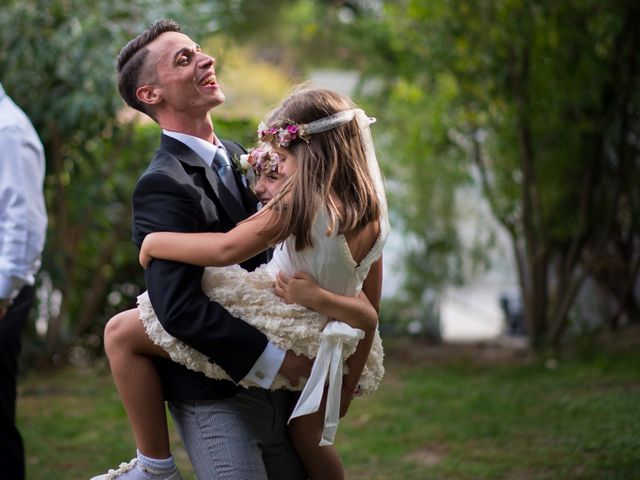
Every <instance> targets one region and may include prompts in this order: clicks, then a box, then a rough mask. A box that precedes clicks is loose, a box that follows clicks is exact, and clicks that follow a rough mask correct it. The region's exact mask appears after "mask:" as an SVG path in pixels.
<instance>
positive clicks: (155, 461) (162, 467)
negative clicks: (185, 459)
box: [137, 450, 177, 473]
mask: <svg viewBox="0 0 640 480" xmlns="http://www.w3.org/2000/svg"><path fill="white" fill-rule="evenodd" d="M137 452H138V463H139V464H140V466H141V467H147V468H151V469H153V470H157V471H158V472H159V473H171V472H173V471H174V470H175V469H176V468H177V467H176V463H175V461H174V460H173V456H169V458H151V457H147V456H145V455H144V454H143V453H142V452H140V450H137Z"/></svg>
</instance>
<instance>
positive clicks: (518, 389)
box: [18, 339, 640, 480]
mask: <svg viewBox="0 0 640 480" xmlns="http://www.w3.org/2000/svg"><path fill="white" fill-rule="evenodd" d="M634 343H635V342H631V343H627V344H626V345H624V344H616V345H615V346H614V347H611V346H608V347H605V346H598V347H593V348H591V349H588V350H586V351H583V352H582V353H574V354H571V355H566V356H565V357H563V358H554V359H549V358H533V357H531V356H529V355H523V354H522V353H515V354H514V353H513V352H509V351H505V350H504V349H499V348H495V347H491V348H490V347H482V346H479V347H478V346H475V347H469V346H466V347H446V346H444V347H436V346H430V345H426V344H422V343H418V342H408V341H406V340H395V339H394V340H393V341H387V342H386V344H387V358H386V360H385V362H386V367H387V374H386V375H385V379H384V380H383V384H382V386H381V388H380V390H379V391H378V392H377V393H376V394H375V395H373V396H370V397H363V398H359V399H357V400H356V401H355V402H354V403H353V404H352V407H351V410H350V412H349V414H348V415H347V417H346V418H345V419H343V421H342V422H341V424H340V427H339V429H338V435H337V438H336V444H337V446H338V448H339V450H340V452H341V454H342V456H343V460H344V463H345V465H346V470H347V478H350V479H362V480H364V479H367V480H383V479H384V480H388V479H403V480H418V479H437V480H440V479H442V480H467V479H474V480H476V479H492V480H493V479H514V480H516V479H517V480H535V479H540V480H542V479H545V480H554V479H557V480H561V479H562V480H566V479H583V480H587V479H594V480H595V479H611V480H630V479H640V453H639V452H640V345H638V344H637V343H636V344H634ZM18 417H19V425H20V427H21V430H22V432H23V435H24V438H25V444H26V450H27V472H28V475H27V478H28V479H29V480H45V479H46V480H57V479H60V480H62V479H64V480H69V479H88V478H89V477H90V476H91V475H93V474H96V473H100V472H102V471H105V470H106V468H108V467H110V466H111V467H113V466H116V465H117V464H118V463H119V462H121V461H124V460H128V459H129V458H130V457H131V456H132V455H133V453H134V451H135V450H134V446H133V443H132V436H131V433H130V431H129V428H128V426H127V422H126V417H125V414H124V411H123V409H122V407H121V405H120V402H119V400H118V396H117V394H116V392H115V388H114V387H113V384H112V382H111V379H110V377H109V373H108V371H107V369H106V368H105V367H104V365H102V366H100V365H97V366H93V367H91V368H66V369H64V370H59V371H55V372H47V373H41V374H36V373H31V374H29V375H27V376H25V377H24V378H22V379H21V386H20V396H19V406H18ZM172 432H173V427H172ZM172 435H173V437H174V439H173V445H174V446H175V448H174V450H175V454H176V457H177V459H178V463H179V465H180V467H181V470H182V472H183V475H184V476H185V480H187V479H193V478H195V477H194V476H193V474H192V473H191V472H190V470H189V466H188V460H187V458H186V455H185V453H184V451H183V450H182V449H181V446H180V441H179V439H178V438H177V436H176V435H175V433H172Z"/></svg>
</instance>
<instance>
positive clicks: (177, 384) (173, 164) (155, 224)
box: [133, 135, 267, 400]
mask: <svg viewBox="0 0 640 480" xmlns="http://www.w3.org/2000/svg"><path fill="white" fill-rule="evenodd" d="M222 143H223V144H224V146H225V148H226V149H227V152H228V153H229V157H230V158H232V157H233V156H234V155H240V154H242V153H244V152H245V151H244V149H242V147H240V146H239V145H238V144H236V143H233V142H228V141H222ZM236 177H237V178H236V180H237V181H238V186H239V187H240V190H241V192H242V195H243V204H242V205H241V204H240V203H239V202H238V201H237V200H236V199H235V198H234V197H233V196H232V195H231V193H230V192H229V191H228V190H227V189H226V187H225V186H224V184H223V183H222V181H220V179H219V178H218V176H217V175H216V173H215V172H214V171H213V170H212V169H211V168H210V167H209V166H208V165H207V164H206V163H205V162H203V161H202V159H201V158H200V157H199V156H198V155H197V154H196V153H195V152H194V151H193V150H191V149H190V148H189V147H187V146H186V145H184V144H183V143H182V142H179V141H178V140H175V139H173V138H171V137H168V136H166V135H162V137H161V144H160V148H159V149H158V150H157V151H156V154H155V157H154V159H153V160H152V162H151V164H150V165H149V167H148V168H147V170H146V171H145V172H144V173H143V174H142V176H141V177H140V179H139V180H138V182H137V184H136V186H135V189H134V192H133V241H134V243H135V244H136V245H137V246H138V248H140V245H141V244H142V241H143V240H144V237H145V236H146V235H147V234H148V233H150V232H155V231H173V232H226V231H228V230H230V229H232V228H233V227H234V226H235V224H236V223H238V222H239V221H241V220H244V219H245V218H246V217H247V216H248V215H249V214H251V213H253V212H255V208H256V203H257V201H256V198H255V196H253V194H252V193H250V192H249V191H248V190H247V189H246V188H244V187H243V186H242V183H241V182H240V179H239V174H238V173H237V172H236ZM265 260H266V258H265V256H264V255H260V256H258V257H255V258H253V259H251V260H249V261H247V262H245V263H244V264H242V266H243V267H245V268H247V269H249V270H252V269H254V268H255V267H256V266H258V265H260V264H261V263H264V262H265ZM202 273H203V268H202V267H197V266H193V265H187V264H183V263H178V262H170V261H166V260H158V259H156V260H153V261H152V262H151V264H150V265H149V268H147V270H146V271H145V280H146V283H147V290H148V292H149V298H150V300H151V304H152V305H153V308H154V310H155V313H156V315H157V317H158V320H159V321H160V323H161V324H162V326H163V327H164V328H165V330H166V331H167V332H169V333H170V334H171V335H173V336H174V337H176V338H178V339H180V340H182V341H183V342H184V343H186V344H188V345H190V346H192V347H193V348H195V349H197V350H199V351H200V352H202V353H204V354H205V355H207V356H208V357H209V358H210V359H211V360H212V361H213V362H215V363H217V364H218V365H220V366H221V367H222V368H224V370H225V371H226V372H227V373H228V374H229V375H230V376H231V378H233V380H234V381H236V382H237V381H239V380H241V379H242V378H243V377H244V376H245V375H246V374H247V373H248V372H249V371H250V370H251V368H252V366H253V365H254V363H255V362H256V360H257V359H258V357H259V356H260V355H261V354H262V352H263V350H264V349H265V347H266V344H267V338H266V336H265V335H264V334H263V333H261V332H260V331H258V330H257V329H256V328H254V327H253V326H251V325H249V324H248V323H246V322H244V321H242V320H240V319H237V318H235V317H233V316H232V315H231V314H230V313H229V312H227V311H226V310H225V309H224V308H223V307H222V306H220V305H219V304H217V303H215V302H211V301H210V300H209V299H208V297H207V296H206V295H205V294H204V292H203V291H202V288H201V285H200V283H201V279H202ZM156 364H157V366H158V370H159V372H160V376H161V379H162V384H163V388H164V392H165V398H166V399H167V400H201V399H214V398H223V397H228V396H231V395H234V394H235V393H236V391H237V390H238V388H239V387H237V386H236V385H235V384H234V383H233V382H230V381H221V380H211V379H208V378H207V377H205V376H204V375H203V374H201V373H196V372H193V371H190V370H187V369H186V368H185V367H183V366H181V365H178V364H176V363H174V362H171V361H168V360H164V359H157V360H156Z"/></svg>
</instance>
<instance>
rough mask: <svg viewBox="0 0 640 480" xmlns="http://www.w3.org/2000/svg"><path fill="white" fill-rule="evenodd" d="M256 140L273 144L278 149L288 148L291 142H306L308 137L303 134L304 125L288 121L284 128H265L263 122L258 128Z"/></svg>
mask: <svg viewBox="0 0 640 480" xmlns="http://www.w3.org/2000/svg"><path fill="white" fill-rule="evenodd" d="M258 138H259V139H260V140H261V141H263V142H267V143H273V144H275V145H278V146H279V147H288V146H289V145H290V144H291V142H293V141H294V140H296V139H297V138H301V139H303V140H304V141H306V142H308V141H309V140H308V135H306V134H305V131H304V125H298V124H297V123H295V122H293V121H291V120H288V121H287V123H286V124H285V126H284V127H280V128H276V127H267V125H266V124H265V123H264V122H260V125H259V126H258Z"/></svg>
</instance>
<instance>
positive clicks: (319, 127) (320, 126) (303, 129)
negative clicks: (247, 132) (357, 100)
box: [258, 109, 376, 147]
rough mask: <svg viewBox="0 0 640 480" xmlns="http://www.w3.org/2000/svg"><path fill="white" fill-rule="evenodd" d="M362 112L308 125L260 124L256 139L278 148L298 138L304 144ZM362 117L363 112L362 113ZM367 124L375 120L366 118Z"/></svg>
mask: <svg viewBox="0 0 640 480" xmlns="http://www.w3.org/2000/svg"><path fill="white" fill-rule="evenodd" d="M358 112H362V110H360V109H351V110H343V111H341V112H338V113H334V114H333V115H329V116H328V117H323V118H320V119H318V120H314V121H313V122H309V123H301V124H299V123H296V122H294V121H293V120H287V122H286V123H285V125H284V126H283V127H279V128H278V127H267V125H266V124H265V123H264V122H260V125H259V126H258V138H259V139H260V140H262V141H263V142H268V143H273V144H275V145H277V146H279V147H288V146H289V145H290V144H291V142H293V141H294V140H296V139H298V138H300V139H302V140H304V141H305V142H309V137H310V136H311V135H312V134H314V133H320V132H324V131H326V130H331V129H332V128H336V127H338V126H340V125H342V124H344V123H347V122H350V121H351V120H353V118H354V117H355V115H356V113H358ZM362 114H363V115H364V112H362ZM367 119H368V123H369V124H371V123H374V122H375V121H376V119H375V118H372V117H367Z"/></svg>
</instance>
